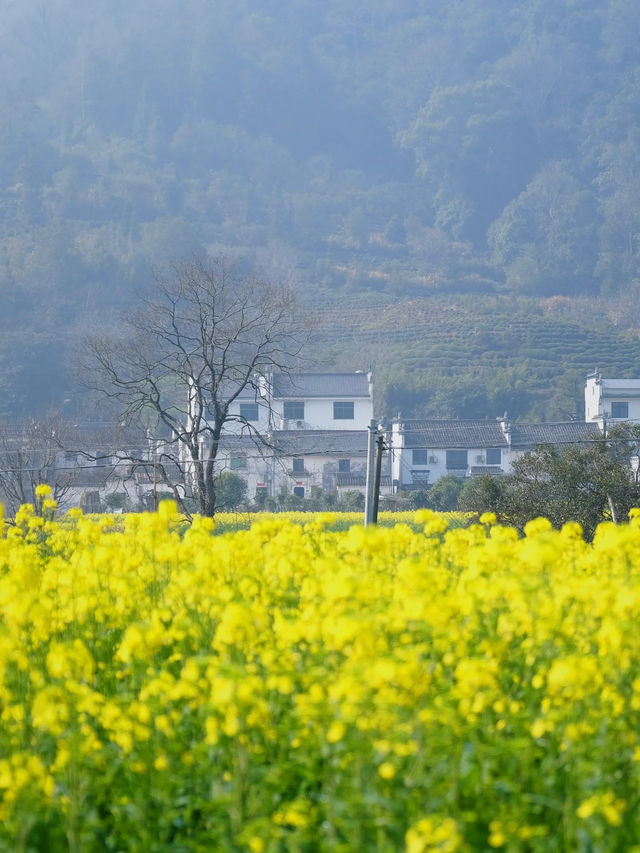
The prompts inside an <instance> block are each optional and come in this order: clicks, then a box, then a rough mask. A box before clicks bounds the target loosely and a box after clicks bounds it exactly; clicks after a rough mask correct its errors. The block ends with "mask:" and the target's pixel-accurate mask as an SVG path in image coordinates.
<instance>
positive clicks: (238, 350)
mask: <svg viewBox="0 0 640 853" xmlns="http://www.w3.org/2000/svg"><path fill="white" fill-rule="evenodd" d="M155 285H156V286H155V288H154V289H153V292H152V293H150V295H148V296H146V297H144V298H143V299H142V303H141V305H140V307H139V308H138V310H136V311H133V312H130V313H129V314H128V315H127V316H126V317H124V318H123V321H122V328H121V331H120V333H119V334H117V335H115V336H114V335H93V336H91V337H89V338H87V339H85V341H84V354H85V357H84V359H82V361H83V365H82V372H83V380H84V383H85V385H87V386H88V387H90V388H91V389H93V390H94V391H95V392H98V394H99V395H100V396H101V397H102V398H103V399H106V400H108V401H109V402H110V405H111V406H114V407H115V412H116V413H117V416H118V418H119V420H120V421H121V422H122V423H124V424H126V425H127V426H131V425H137V426H138V427H139V428H140V429H141V430H143V431H144V434H145V435H146V436H147V439H148V443H149V445H148V446H149V455H147V456H146V457H140V456H139V455H138V456H136V457H135V458H134V457H131V461H132V463H133V464H136V465H140V466H144V465H145V464H146V465H147V467H148V466H149V465H150V464H151V463H152V465H153V475H154V478H155V477H159V478H161V479H162V480H163V481H164V482H166V483H168V484H170V485H172V487H173V488H174V492H175V494H176V497H178V498H180V497H181V495H180V493H179V492H178V491H177V490H176V478H178V479H180V478H185V479H187V480H189V479H191V481H192V484H193V494H194V497H195V498H196V501H197V506H198V509H199V511H200V512H201V513H202V514H203V515H209V516H212V515H213V514H214V510H215V461H216V457H217V454H218V449H219V446H220V439H221V435H222V433H223V430H224V428H225V426H226V425H228V424H229V422H230V421H239V422H242V423H243V424H244V427H245V429H246V431H248V432H249V433H250V434H252V435H255V436H256V438H259V436H258V435H257V434H256V432H255V429H254V428H253V427H252V425H251V424H250V423H249V422H247V421H244V420H243V419H242V418H241V417H240V416H239V415H237V414H233V413H232V404H233V402H234V401H235V400H236V399H237V398H238V397H239V396H240V394H241V393H242V391H243V390H244V389H246V388H247V387H248V386H253V387H256V390H257V377H258V376H259V375H261V374H265V373H269V372H270V371H273V370H283V369H287V368H288V367H290V366H292V365H293V363H294V362H295V361H296V359H297V358H298V357H299V354H300V350H301V347H302V341H301V333H300V330H296V328H295V327H294V324H293V322H292V318H293V316H294V313H295V308H294V306H295V300H294V298H293V293H292V291H291V290H290V289H289V288H287V287H283V286H279V285H275V284H272V283H271V282H269V281H266V280H264V279H262V278H260V277H258V276H249V275H245V274H243V273H242V272H241V271H240V270H239V268H238V266H237V265H236V264H234V263H232V262H229V261H227V260H226V259H225V258H223V257H218V258H214V259H210V258H205V257H201V256H195V257H193V258H191V259H190V260H186V261H181V262H178V263H174V264H172V265H171V267H170V268H169V269H168V271H167V272H166V273H164V274H158V275H156V277H155Z"/></svg>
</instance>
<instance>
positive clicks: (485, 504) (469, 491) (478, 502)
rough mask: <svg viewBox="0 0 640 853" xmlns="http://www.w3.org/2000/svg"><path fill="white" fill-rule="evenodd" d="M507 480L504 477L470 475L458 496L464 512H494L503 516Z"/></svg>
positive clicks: (459, 504) (460, 506)
mask: <svg viewBox="0 0 640 853" xmlns="http://www.w3.org/2000/svg"><path fill="white" fill-rule="evenodd" d="M506 493H507V480H506V479H505V478H503V477H492V476H488V475H487V476H483V477H469V478H468V479H466V480H465V482H464V486H463V488H462V491H461V492H460V495H459V497H458V506H459V508H460V510H462V511H463V512H477V513H479V514H481V513H483V512H494V513H496V515H499V516H502V515H503V514H504V511H505V501H506Z"/></svg>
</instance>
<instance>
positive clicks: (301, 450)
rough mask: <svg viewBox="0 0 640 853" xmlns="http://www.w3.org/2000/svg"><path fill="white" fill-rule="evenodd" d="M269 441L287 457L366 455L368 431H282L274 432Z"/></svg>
mask: <svg viewBox="0 0 640 853" xmlns="http://www.w3.org/2000/svg"><path fill="white" fill-rule="evenodd" d="M271 441H272V443H273V444H274V445H275V446H276V447H277V449H278V451H279V452H280V453H282V454H284V455H287V456H292V455H297V456H313V455H317V454H319V453H334V454H336V455H343V456H353V455H360V454H364V455H366V453H367V442H368V430H364V429H363V430H359V429H358V430H353V429H352V430H337V429H335V430H334V429H332V430H311V429H310V430H282V431H279V432H274V433H273V434H272V437H271Z"/></svg>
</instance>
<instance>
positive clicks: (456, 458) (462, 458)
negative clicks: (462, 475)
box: [446, 448, 469, 471]
mask: <svg viewBox="0 0 640 853" xmlns="http://www.w3.org/2000/svg"><path fill="white" fill-rule="evenodd" d="M463 463H464V464H463ZM446 466H447V471H464V470H465V469H466V468H468V467H469V451H468V450H462V449H460V448H453V449H451V450H447V462H446Z"/></svg>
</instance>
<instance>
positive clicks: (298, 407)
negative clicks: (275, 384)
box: [282, 400, 304, 421]
mask: <svg viewBox="0 0 640 853" xmlns="http://www.w3.org/2000/svg"><path fill="white" fill-rule="evenodd" d="M282 414H283V417H284V418H285V420H287V421H303V420H304V400H286V401H285V403H284V405H283V408H282Z"/></svg>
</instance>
